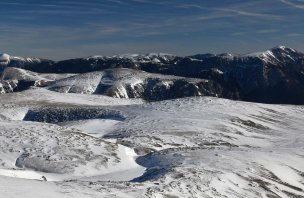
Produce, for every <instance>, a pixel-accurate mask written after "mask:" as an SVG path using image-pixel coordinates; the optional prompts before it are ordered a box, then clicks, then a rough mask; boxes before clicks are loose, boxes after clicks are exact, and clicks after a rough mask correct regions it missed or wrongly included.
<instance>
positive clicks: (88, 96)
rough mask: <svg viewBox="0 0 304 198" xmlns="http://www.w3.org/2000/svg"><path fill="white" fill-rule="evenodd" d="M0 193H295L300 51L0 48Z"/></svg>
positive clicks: (10, 196) (302, 166)
mask: <svg viewBox="0 0 304 198" xmlns="http://www.w3.org/2000/svg"><path fill="white" fill-rule="evenodd" d="M0 74H1V81H0V92H1V94H0V197H1V198H2V197H3V198H20V197H23V198H36V197H37V198H38V197H39V198H58V197H60V198H61V197H62V198H65V197H77V198H93V197H109V198H110V197H115V198H117V197H121V198H128V197H130V198H131V197H132V198H133V197H134V198H141V197H149V198H162V197H164V198H178V197H181V198H185V197H189V198H192V197H197V198H201V197H206V198H213V197H225V198H226V197H229V198H230V197H232V198H234V197H238V198H241V197H253V198H255V197H256V198H259V197H263V198H274V197H283V198H285V197H286V198H289V197H299V198H301V197H304V130H303V129H304V107H303V105H304V54H303V53H301V52H298V51H296V50H294V49H291V48H287V47H283V46H279V47H276V48H272V49H270V50H267V51H265V52H258V53H251V54H246V55H233V54H228V53H225V54H218V55H216V54H197V55H194V56H188V57H178V56H174V55H169V54H157V53H154V54H147V55H132V54H126V55H119V56H112V57H106V56H92V57H88V58H79V59H71V60H64V61H59V62H55V61H51V60H46V59H40V58H21V57H14V56H9V55H7V54H2V55H1V56H0Z"/></svg>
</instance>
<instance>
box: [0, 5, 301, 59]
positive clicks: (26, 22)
mask: <svg viewBox="0 0 304 198" xmlns="http://www.w3.org/2000/svg"><path fill="white" fill-rule="evenodd" d="M0 16H1V19H2V23H1V24H0V39H1V50H2V51H4V52H7V53H9V54H12V55H20V56H38V57H44V58H52V59H55V60H60V59H65V58H73V57H85V56H88V55H114V54H123V53H148V52H164V53H173V54H178V55H190V54H195V53H206V52H211V53H221V52H232V53H247V52H252V51H261V50H265V49H268V48H271V47H274V46H277V45H286V46H289V47H292V48H295V49H298V50H301V51H304V45H303V43H304V20H303V19H304V0H77V1H76V0H1V1H0Z"/></svg>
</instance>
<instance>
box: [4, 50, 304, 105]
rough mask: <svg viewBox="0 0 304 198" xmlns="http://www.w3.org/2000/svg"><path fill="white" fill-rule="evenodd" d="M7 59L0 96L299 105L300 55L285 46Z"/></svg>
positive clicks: (303, 93) (302, 97) (302, 86)
mask: <svg viewBox="0 0 304 198" xmlns="http://www.w3.org/2000/svg"><path fill="white" fill-rule="evenodd" d="M1 58H2V59H1ZM7 59H8V57H7V55H5V56H3V57H1V56H0V68H1V70H0V71H1V79H2V81H1V83H0V91H1V92H2V93H7V92H13V91H20V90H24V89H27V88H29V87H30V86H42V87H46V88H47V89H50V90H52V91H58V92H70V93H71V92H76V93H85V94H103V95H108V96H112V97H122V98H144V99H146V100H164V99H172V98H180V97H186V96H204V95H206V96H215V97H222V98H228V99H235V100H243V101H251V102H262V103H284V104H304V53H302V52H299V51H296V50H294V49H291V48H288V47H284V46H278V47H275V48H272V49H270V50H267V51H265V52H258V53H251V54H246V55H233V54H229V53H224V54H218V55H216V54H197V55H193V56H186V57H181V56H174V55H169V54H157V53H154V54H147V55H135V54H134V55H133V54H127V55H120V56H111V57H110V56H92V57H88V58H77V59H70V60H64V61H59V62H55V61H52V60H46V59H39V58H20V57H9V60H7ZM12 67H14V68H15V69H14V68H12ZM89 72H92V73H89ZM49 73H53V74H49ZM1 87H2V88H1Z"/></svg>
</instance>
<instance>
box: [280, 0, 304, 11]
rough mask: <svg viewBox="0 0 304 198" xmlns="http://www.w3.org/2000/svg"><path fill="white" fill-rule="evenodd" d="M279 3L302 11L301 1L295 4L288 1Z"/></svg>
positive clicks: (303, 6) (282, 0) (283, 0)
mask: <svg viewBox="0 0 304 198" xmlns="http://www.w3.org/2000/svg"><path fill="white" fill-rule="evenodd" d="M280 1H281V2H282V3H284V4H286V5H289V6H291V7H294V8H298V9H304V3H303V1H301V2H302V3H295V2H292V1H289V0H280ZM298 2H299V1H298Z"/></svg>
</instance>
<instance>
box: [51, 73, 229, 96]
mask: <svg viewBox="0 0 304 198" xmlns="http://www.w3.org/2000/svg"><path fill="white" fill-rule="evenodd" d="M46 88H47V89H49V90H52V91H57V92H63V93H83V94H102V95H107V96H111V97H116V98H143V99H146V100H164V99H172V98H180V97H186V96H201V95H208V96H217V94H218V95H220V94H221V95H222V94H223V93H221V92H220V91H219V89H220V88H221V87H219V86H217V85H216V84H214V83H213V82H209V81H208V80H203V79H194V78H183V77H177V76H169V75H160V74H151V73H147V72H143V71H139V70H132V69H123V68H120V69H107V70H103V71H99V72H89V73H85V74H80V75H77V76H73V77H69V78H65V79H61V80H58V81H54V82H53V83H51V84H50V85H49V86H47V87H46ZM215 90H216V91H215Z"/></svg>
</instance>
